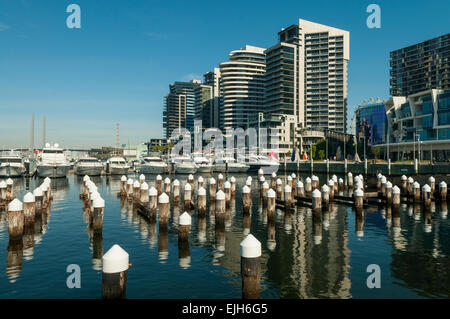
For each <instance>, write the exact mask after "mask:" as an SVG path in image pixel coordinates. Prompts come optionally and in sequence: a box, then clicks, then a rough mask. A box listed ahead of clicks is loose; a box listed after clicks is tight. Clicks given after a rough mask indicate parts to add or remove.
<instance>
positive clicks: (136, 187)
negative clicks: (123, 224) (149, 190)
mask: <svg viewBox="0 0 450 319" xmlns="http://www.w3.org/2000/svg"><path fill="white" fill-rule="evenodd" d="M140 197H141V184H140V183H139V182H138V181H135V182H134V183H133V199H134V201H135V202H139V198H140Z"/></svg>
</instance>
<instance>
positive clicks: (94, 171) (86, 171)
mask: <svg viewBox="0 0 450 319" xmlns="http://www.w3.org/2000/svg"><path fill="white" fill-rule="evenodd" d="M102 171H103V167H101V166H99V167H92V166H91V167H89V166H76V168H75V174H77V175H89V176H99V175H102Z"/></svg>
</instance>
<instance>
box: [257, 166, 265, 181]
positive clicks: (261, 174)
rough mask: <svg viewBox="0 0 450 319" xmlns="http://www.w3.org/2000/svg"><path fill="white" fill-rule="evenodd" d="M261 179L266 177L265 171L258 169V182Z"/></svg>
mask: <svg viewBox="0 0 450 319" xmlns="http://www.w3.org/2000/svg"><path fill="white" fill-rule="evenodd" d="M261 177H264V171H263V169H262V168H260V169H258V180H259V181H260V180H261Z"/></svg>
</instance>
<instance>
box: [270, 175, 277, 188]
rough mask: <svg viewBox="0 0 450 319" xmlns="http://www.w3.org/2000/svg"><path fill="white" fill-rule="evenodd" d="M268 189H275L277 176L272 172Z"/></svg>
mask: <svg viewBox="0 0 450 319" xmlns="http://www.w3.org/2000/svg"><path fill="white" fill-rule="evenodd" d="M270 188H272V189H274V190H275V189H277V174H276V173H275V172H272V179H271V181H270Z"/></svg>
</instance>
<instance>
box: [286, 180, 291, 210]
mask: <svg viewBox="0 0 450 319" xmlns="http://www.w3.org/2000/svg"><path fill="white" fill-rule="evenodd" d="M284 206H285V207H286V208H290V207H291V206H292V188H291V186H290V185H286V186H284Z"/></svg>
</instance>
